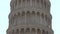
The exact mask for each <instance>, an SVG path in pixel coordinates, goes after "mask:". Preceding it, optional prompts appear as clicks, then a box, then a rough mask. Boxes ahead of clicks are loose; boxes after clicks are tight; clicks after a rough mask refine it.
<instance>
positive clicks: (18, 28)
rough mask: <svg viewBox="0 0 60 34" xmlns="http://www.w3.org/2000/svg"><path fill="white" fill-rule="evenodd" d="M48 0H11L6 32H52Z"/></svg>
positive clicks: (21, 33) (26, 33)
mask: <svg viewBox="0 0 60 34" xmlns="http://www.w3.org/2000/svg"><path fill="white" fill-rule="evenodd" d="M50 6H51V4H50V1H49V0H11V2H10V7H11V12H10V14H9V27H8V29H7V34H54V33H53V30H52V23H51V20H52V16H51V14H50Z"/></svg>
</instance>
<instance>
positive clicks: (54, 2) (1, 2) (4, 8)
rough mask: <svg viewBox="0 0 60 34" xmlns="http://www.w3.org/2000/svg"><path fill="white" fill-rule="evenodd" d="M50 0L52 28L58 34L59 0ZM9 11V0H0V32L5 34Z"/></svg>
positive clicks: (59, 27) (59, 32)
mask: <svg viewBox="0 0 60 34" xmlns="http://www.w3.org/2000/svg"><path fill="white" fill-rule="evenodd" d="M50 1H51V14H52V29H53V31H54V34H60V12H59V11H60V0H50ZM9 13H10V0H0V34H6V30H7V28H8V24H9V22H8V15H9Z"/></svg>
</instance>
